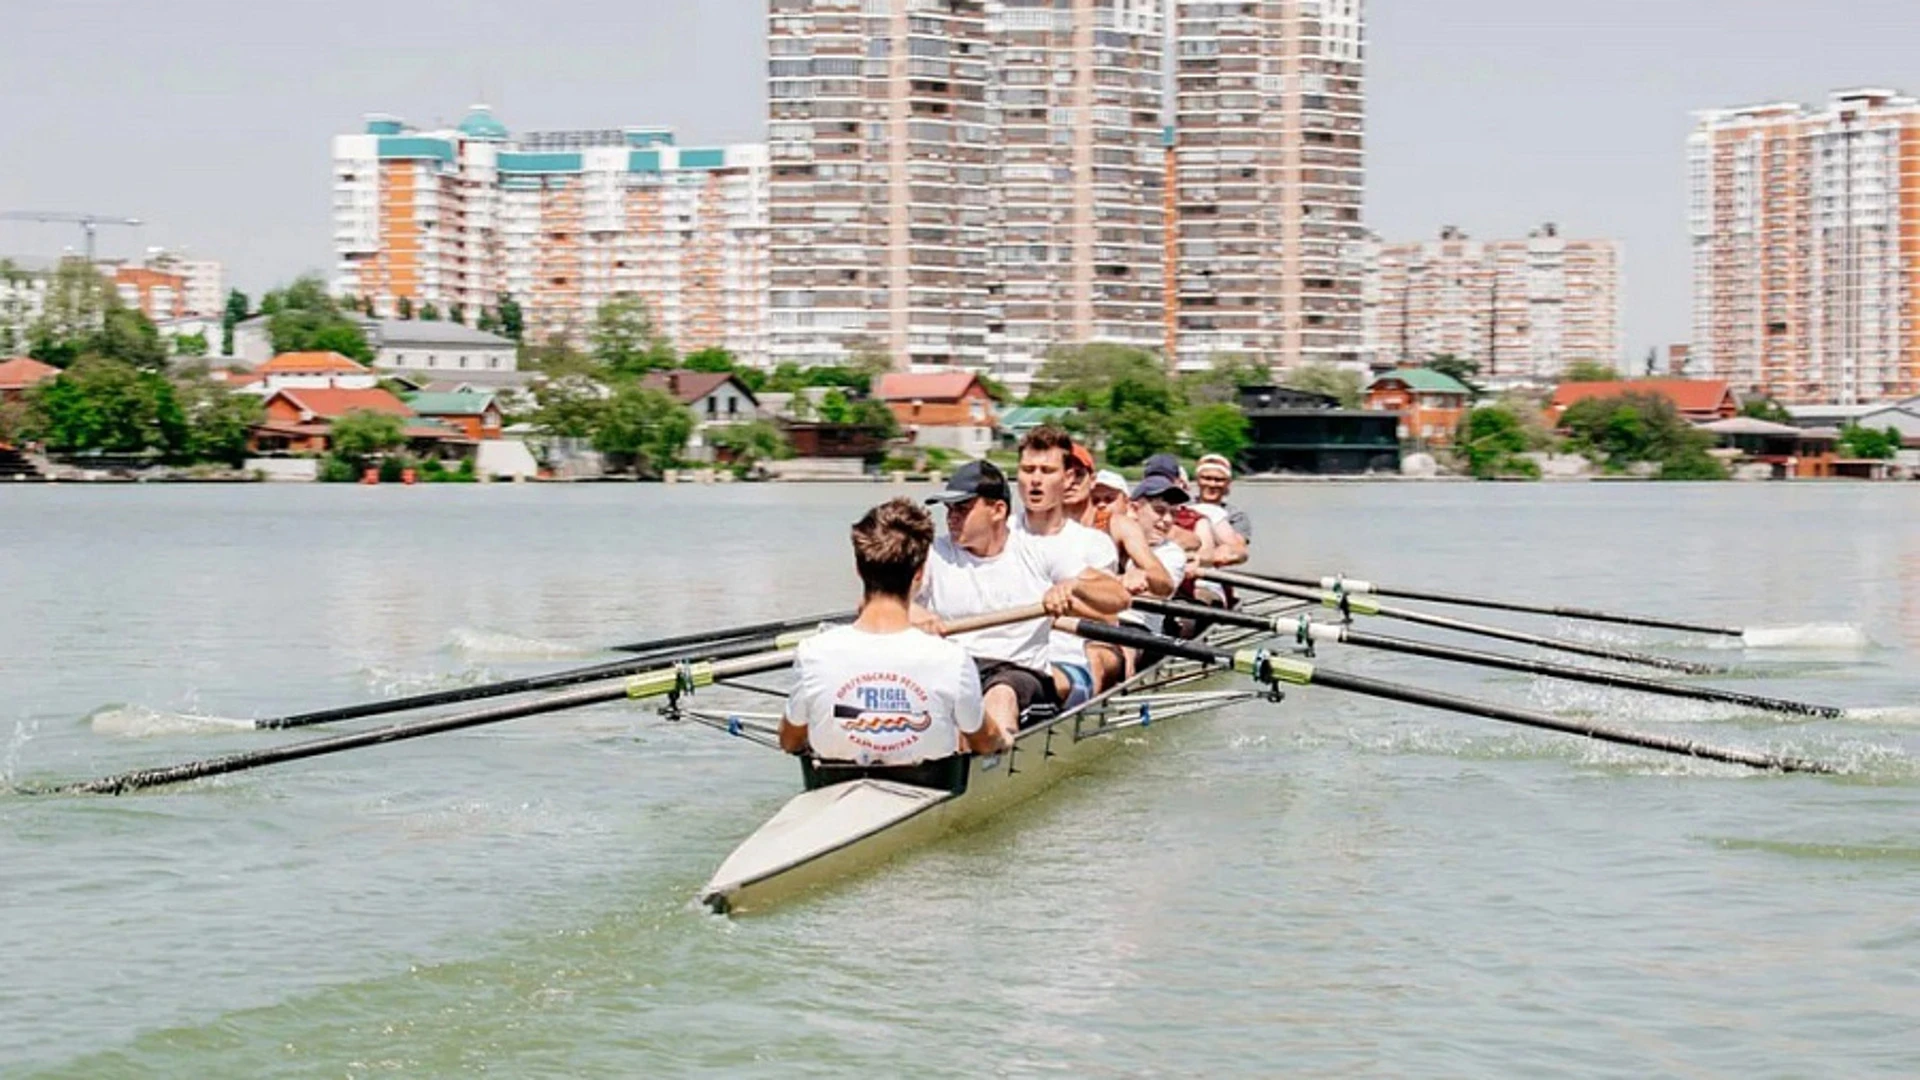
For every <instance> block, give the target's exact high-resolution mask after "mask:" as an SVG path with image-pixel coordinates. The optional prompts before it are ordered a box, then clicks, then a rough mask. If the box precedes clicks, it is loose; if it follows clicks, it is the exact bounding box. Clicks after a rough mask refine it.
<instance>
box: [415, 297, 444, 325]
mask: <svg viewBox="0 0 1920 1080" xmlns="http://www.w3.org/2000/svg"><path fill="white" fill-rule="evenodd" d="M420 321H421V322H439V321H440V309H439V308H437V307H435V306H434V303H433V301H431V300H429V301H427V302H426V303H424V304H421V305H420Z"/></svg>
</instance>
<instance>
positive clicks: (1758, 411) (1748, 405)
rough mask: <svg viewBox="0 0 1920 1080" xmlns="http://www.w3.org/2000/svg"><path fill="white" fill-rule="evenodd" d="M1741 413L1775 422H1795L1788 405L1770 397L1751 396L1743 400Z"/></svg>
mask: <svg viewBox="0 0 1920 1080" xmlns="http://www.w3.org/2000/svg"><path fill="white" fill-rule="evenodd" d="M1740 415H1741V416H1750V417H1752V418H1754V419H1755V420H1767V421H1770V422H1772V423H1775V424H1791V423H1793V414H1792V413H1790V412H1788V411H1787V407H1786V406H1785V405H1782V404H1780V403H1779V402H1777V401H1775V400H1773V399H1772V398H1770V397H1751V398H1748V399H1747V400H1745V401H1743V402H1741V403H1740Z"/></svg>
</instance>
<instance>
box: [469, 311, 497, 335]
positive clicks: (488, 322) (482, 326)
mask: <svg viewBox="0 0 1920 1080" xmlns="http://www.w3.org/2000/svg"><path fill="white" fill-rule="evenodd" d="M473 326H474V329H476V330H484V331H486V332H487V333H489V334H492V333H497V332H498V331H499V329H500V320H499V319H498V318H496V317H495V316H494V314H493V309H492V308H481V309H480V317H479V318H478V319H475V320H474V323H473Z"/></svg>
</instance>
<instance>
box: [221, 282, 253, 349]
mask: <svg viewBox="0 0 1920 1080" xmlns="http://www.w3.org/2000/svg"><path fill="white" fill-rule="evenodd" d="M247 311H248V305H247V294H246V293H243V292H241V291H240V290H239V289H232V290H229V291H228V293H227V307H226V310H225V311H223V312H221V314H220V355H221V356H232V355H233V328H234V327H235V326H236V325H238V324H239V323H241V322H242V321H244V320H245V319H246V318H247Z"/></svg>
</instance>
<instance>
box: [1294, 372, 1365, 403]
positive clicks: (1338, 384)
mask: <svg viewBox="0 0 1920 1080" xmlns="http://www.w3.org/2000/svg"><path fill="white" fill-rule="evenodd" d="M1280 385H1281V386H1284V387H1287V388H1288V389H1290V390H1304V391H1306V392H1307V393H1309V394H1325V395H1326V396H1328V397H1330V398H1337V399H1339V402H1340V407H1341V408H1343V409H1357V408H1359V407H1360V395H1361V394H1363V393H1364V392H1365V391H1366V380H1365V379H1364V378H1362V377H1361V375H1360V373H1359V372H1357V371H1354V370H1351V369H1349V368H1343V367H1335V366H1334V365H1332V364H1302V365H1300V366H1299V367H1296V368H1292V369H1289V370H1288V371H1287V373H1286V374H1285V375H1284V376H1282V377H1281V379H1280Z"/></svg>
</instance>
